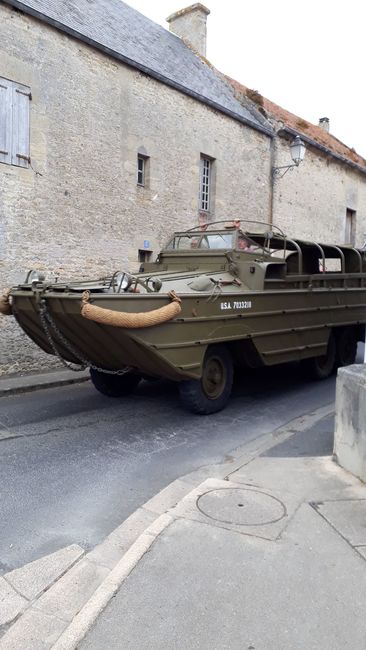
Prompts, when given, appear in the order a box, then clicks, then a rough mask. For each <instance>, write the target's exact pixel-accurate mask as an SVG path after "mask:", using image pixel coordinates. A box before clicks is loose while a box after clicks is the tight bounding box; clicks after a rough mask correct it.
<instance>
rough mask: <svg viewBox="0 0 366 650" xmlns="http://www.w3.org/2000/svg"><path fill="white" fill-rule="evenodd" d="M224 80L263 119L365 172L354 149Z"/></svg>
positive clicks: (244, 88) (233, 82)
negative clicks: (247, 99)
mask: <svg viewBox="0 0 366 650" xmlns="http://www.w3.org/2000/svg"><path fill="white" fill-rule="evenodd" d="M226 78H227V80H228V81H229V82H230V84H231V85H232V86H233V88H234V89H235V91H236V93H237V94H238V95H242V96H244V97H245V98H249V99H251V100H252V101H253V102H254V103H255V104H257V106H258V107H259V110H261V111H262V112H263V114H264V115H265V117H267V118H271V117H272V118H274V119H275V120H276V121H278V122H283V124H284V127H285V128H288V129H290V130H293V131H296V133H299V134H300V135H302V136H304V138H305V139H306V140H310V141H312V142H314V143H315V144H318V145H320V146H321V147H325V148H326V149H328V150H329V151H330V152H331V153H333V154H335V156H336V157H341V158H343V159H345V162H350V163H352V164H353V165H357V166H359V167H362V168H364V169H365V170H366V160H365V158H362V156H360V155H359V154H358V153H356V151H355V150H354V149H352V148H350V147H347V145H345V144H344V143H343V142H341V141H340V140H338V139H337V138H335V137H334V135H331V133H327V132H326V131H325V130H324V129H322V127H320V126H317V125H315V124H312V123H311V122H308V121H307V120H304V119H303V118H302V117H298V116H297V115H294V114H293V113H290V112H289V111H286V110H285V109H284V108H282V107H281V106H278V105H277V104H275V103H274V102H271V101H270V100H269V99H266V97H262V95H261V94H260V93H259V92H258V91H256V90H250V89H249V88H247V87H246V86H243V85H242V84H240V83H239V82H238V81H235V79H231V78H230V77H226Z"/></svg>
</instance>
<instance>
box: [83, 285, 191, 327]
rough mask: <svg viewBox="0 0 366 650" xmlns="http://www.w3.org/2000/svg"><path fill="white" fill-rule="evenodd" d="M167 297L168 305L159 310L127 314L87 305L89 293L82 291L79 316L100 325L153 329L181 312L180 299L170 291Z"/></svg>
mask: <svg viewBox="0 0 366 650" xmlns="http://www.w3.org/2000/svg"><path fill="white" fill-rule="evenodd" d="M168 296H169V298H170V300H171V302H170V303H169V305H164V306H163V307H160V308H159V309H153V310H152V311H146V312H139V313H129V312H123V311H115V310H113V309H104V307H98V306H97V305H91V304H90V303H89V298H90V292H89V291H84V293H83V296H82V299H81V302H82V307H81V315H82V316H84V318H87V319H88V320H92V321H95V322H96V323H100V324H101V325H112V326H113V327H125V328H131V329H137V328H139V327H153V326H154V325H160V324H161V323H166V322H167V321H169V320H171V319H172V318H175V317H176V316H178V314H180V312H181V311H182V308H181V305H180V303H181V299H180V298H179V296H177V295H176V293H175V292H174V291H170V292H169V293H168Z"/></svg>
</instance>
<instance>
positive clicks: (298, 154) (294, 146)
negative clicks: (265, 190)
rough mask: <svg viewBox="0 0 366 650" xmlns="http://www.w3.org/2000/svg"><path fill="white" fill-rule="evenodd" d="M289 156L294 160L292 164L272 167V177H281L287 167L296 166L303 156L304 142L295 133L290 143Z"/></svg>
mask: <svg viewBox="0 0 366 650" xmlns="http://www.w3.org/2000/svg"><path fill="white" fill-rule="evenodd" d="M290 153H291V158H292V160H293V161H294V162H293V164H292V165H282V167H273V168H272V178H273V179H275V178H282V177H283V176H284V175H285V174H286V173H287V172H288V170H289V169H293V168H294V167H298V166H299V165H300V163H301V162H302V161H303V160H304V157H305V144H304V143H303V141H302V140H301V138H300V136H299V135H297V136H296V137H295V138H294V139H293V141H292V142H291V144H290Z"/></svg>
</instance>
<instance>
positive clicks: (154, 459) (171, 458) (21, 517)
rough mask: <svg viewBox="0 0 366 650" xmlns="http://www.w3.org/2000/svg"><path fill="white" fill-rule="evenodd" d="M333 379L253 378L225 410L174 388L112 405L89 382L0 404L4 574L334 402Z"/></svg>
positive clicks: (294, 374)
mask: <svg viewBox="0 0 366 650" xmlns="http://www.w3.org/2000/svg"><path fill="white" fill-rule="evenodd" d="M334 390H335V379H334V378H331V379H329V380H326V381H324V382H320V383H310V382H307V381H306V380H305V379H304V378H303V376H302V375H301V373H300V371H299V370H298V369H297V368H296V367H286V368H283V369H282V370H279V368H276V369H266V370H262V371H257V372H256V373H254V372H252V373H251V375H250V381H240V382H236V384H235V387H234V392H233V397H232V399H231V401H230V404H229V406H228V407H227V408H226V410H224V411H222V412H221V413H218V414H215V415H210V416H197V415H193V414H190V413H187V412H185V411H184V410H183V409H182V407H181V405H180V403H179V398H178V393H177V390H176V387H175V386H174V385H172V384H169V383H167V382H156V383H154V384H149V383H147V382H142V383H141V385H140V387H139V388H138V390H137V392H136V393H135V394H134V395H133V396H130V397H128V398H124V399H121V400H115V399H110V398H107V397H104V396H102V395H100V394H99V393H97V392H96V391H95V389H94V388H93V387H92V386H91V385H90V382H88V383H86V384H80V385H74V386H67V387H64V388H53V389H46V390H40V391H37V392H34V393H27V394H23V395H14V396H10V397H3V398H1V399H0V475H1V482H0V496H1V498H0V521H1V527H0V574H2V573H5V572H6V571H9V570H11V569H14V568H17V567H19V566H22V565H23V564H25V563H27V562H30V561H32V560H34V559H37V558H38V557H41V556H43V555H45V554H47V553H51V552H53V551H55V550H57V549H59V548H61V547H63V546H65V545H68V544H71V543H78V544H80V545H81V546H82V547H84V548H85V549H86V550H89V549H91V548H92V547H93V546H94V545H95V544H97V543H99V542H100V541H101V540H102V539H103V538H104V537H105V536H106V535H107V534H108V533H109V532H110V531H111V530H113V529H114V528H115V527H116V526H117V525H119V524H120V523H121V522H122V521H123V520H124V519H125V518H126V517H128V516H129V515H130V514H131V513H132V512H133V511H134V510H135V509H136V508H137V507H139V506H140V505H142V504H143V503H144V502H145V501H146V500H148V499H149V498H150V497H152V496H153V495H154V494H156V493H157V492H158V491H159V490H161V489H162V488H164V487H165V486H166V485H168V484H169V483H170V482H171V481H173V480H174V479H176V478H178V477H180V476H182V475H184V474H186V473H188V472H190V471H193V470H195V469H197V468H199V467H200V466H203V465H206V464H211V463H215V462H220V460H222V459H223V458H225V456H227V455H228V454H230V450H233V449H234V448H236V447H237V446H239V445H241V444H243V443H244V442H246V441H248V440H250V439H253V438H255V437H257V436H259V435H261V434H263V433H266V432H269V431H272V430H273V429H275V428H277V427H279V426H282V425H283V424H285V423H286V422H288V421H289V420H292V419H293V418H295V417H297V416H299V415H301V414H304V413H307V412H309V411H311V410H313V409H315V408H318V407H320V406H323V405H326V404H329V403H331V402H332V401H333V400H334Z"/></svg>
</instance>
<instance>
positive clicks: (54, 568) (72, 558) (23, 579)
mask: <svg viewBox="0 0 366 650" xmlns="http://www.w3.org/2000/svg"><path fill="white" fill-rule="evenodd" d="M83 554H84V549H82V548H81V546H78V545H77V544H72V545H71V546H67V547H66V548H62V549H60V550H59V551H56V552H55V553H51V554H50V555H46V556H45V557H42V558H40V559H39V560H35V561H34V562H30V563H29V564H26V565H25V566H23V567H21V568H20V569H15V570H14V571H10V572H9V573H7V574H6V575H5V578H6V580H7V581H8V582H9V583H10V584H11V585H12V586H13V587H15V589H16V590H17V591H18V592H19V593H21V594H22V595H23V596H25V597H26V598H28V600H34V599H35V598H37V597H38V596H39V595H40V594H41V593H42V592H43V591H45V589H47V588H48V587H49V586H50V585H52V584H53V583H54V582H55V581H56V580H57V578H59V577H60V576H62V575H63V574H64V573H65V571H67V569H68V568H69V567H70V566H72V565H73V564H74V562H76V560H78V558H80V557H81V556H82V555H83Z"/></svg>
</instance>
